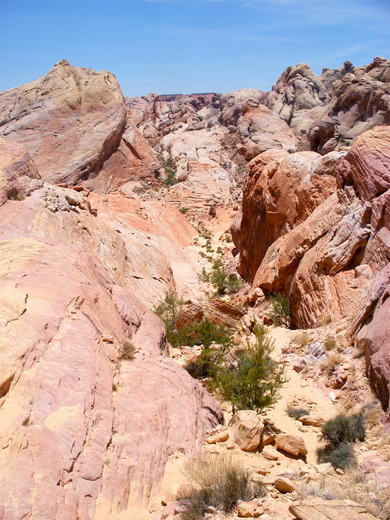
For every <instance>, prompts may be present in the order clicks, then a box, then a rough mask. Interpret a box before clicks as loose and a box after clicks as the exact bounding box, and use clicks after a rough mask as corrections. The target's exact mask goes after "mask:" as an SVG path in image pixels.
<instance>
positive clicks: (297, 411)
mask: <svg viewBox="0 0 390 520" xmlns="http://www.w3.org/2000/svg"><path fill="white" fill-rule="evenodd" d="M286 412H287V415H288V416H289V417H292V418H293V419H299V418H300V417H303V416H304V415H309V412H308V410H305V409H304V408H294V407H292V406H291V407H290V408H287V410H286Z"/></svg>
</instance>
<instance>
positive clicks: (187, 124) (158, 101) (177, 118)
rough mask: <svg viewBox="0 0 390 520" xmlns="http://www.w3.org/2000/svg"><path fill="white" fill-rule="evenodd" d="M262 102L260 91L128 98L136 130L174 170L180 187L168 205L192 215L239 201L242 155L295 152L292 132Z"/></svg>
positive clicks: (175, 188) (243, 167)
mask: <svg viewBox="0 0 390 520" xmlns="http://www.w3.org/2000/svg"><path fill="white" fill-rule="evenodd" d="M260 98H261V93H260V91H258V90H254V89H243V90H240V91H237V92H232V93H229V94H223V95H216V94H208V95H192V96H171V97H169V96H157V95H155V94H151V95H149V96H145V97H143V98H134V99H127V100H126V103H127V106H128V107H129V111H130V115H131V118H132V121H133V122H134V124H135V125H136V126H137V128H138V130H139V131H140V132H141V133H142V135H143V136H144V137H145V138H146V139H148V140H149V141H150V142H153V143H154V144H155V145H157V146H159V147H160V150H161V157H162V161H163V163H164V162H165V163H167V162H169V168H170V169H172V168H173V169H174V170H175V171H176V179H177V180H178V181H179V184H176V185H175V186H172V187H171V188H170V191H169V197H170V200H171V202H175V203H177V204H178V205H181V206H182V207H185V208H188V209H190V210H191V211H195V210H201V209H202V208H204V207H205V206H206V205H212V206H220V205H224V204H226V203H229V202H233V201H234V200H239V197H240V194H239V191H238V190H237V189H235V183H236V182H238V181H240V180H242V178H243V176H244V175H245V172H246V162H245V160H244V158H243V157H241V156H244V157H245V159H246V160H249V159H252V158H253V157H255V156H256V155H257V154H259V153H260V152H263V151H264V150H267V149H269V148H279V149H283V150H286V151H288V150H295V149H296V146H297V143H298V140H297V138H296V136H295V134H294V132H293V131H292V130H291V129H290V128H289V126H288V125H287V123H285V122H284V121H283V120H282V119H281V118H280V117H279V116H278V115H276V114H275V113H274V112H272V111H271V110H269V109H268V108H267V107H265V106H264V105H261V104H260V103H259V101H260ZM237 149H239V151H240V155H239V156H237V153H236V152H237ZM165 169H166V171H169V169H167V168H165Z"/></svg>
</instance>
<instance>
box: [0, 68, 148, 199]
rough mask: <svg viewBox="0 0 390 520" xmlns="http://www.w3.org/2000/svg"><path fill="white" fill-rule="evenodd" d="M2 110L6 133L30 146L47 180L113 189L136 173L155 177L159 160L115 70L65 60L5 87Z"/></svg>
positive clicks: (3, 132) (0, 103)
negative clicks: (131, 114)
mask: <svg viewBox="0 0 390 520" xmlns="http://www.w3.org/2000/svg"><path fill="white" fill-rule="evenodd" d="M0 111H1V113H2V117H1V121H0V134H1V135H3V136H4V137H6V138H7V139H8V140H10V141H14V142H17V143H19V144H22V145H24V146H25V147H26V148H27V150H28V151H29V152H30V154H31V156H32V157H33V159H34V161H35V163H36V165H37V167H38V169H39V172H40V174H41V176H42V178H43V179H44V180H45V181H47V182H51V183H67V184H77V183H79V182H84V183H85V184H86V185H87V186H89V187H93V188H96V189H99V190H101V191H110V189H111V188H112V187H117V186H118V185H120V184H123V183H124V182H126V181H127V180H131V179H134V178H135V179H138V178H139V177H147V178H148V179H149V180H150V181H151V182H152V181H153V180H154V179H155V175H156V171H155V170H156V169H157V168H158V163H157V160H156V158H155V156H154V154H153V152H152V151H151V149H150V147H149V145H148V144H147V142H146V141H145V140H144V139H143V137H142V136H141V135H140V134H139V133H138V131H137V130H136V128H135V127H134V126H133V125H132V124H131V123H130V122H126V107H125V104H124V98H123V95H122V92H121V90H120V87H119V85H118V82H117V80H116V78H115V76H114V75H113V74H111V73H109V72H95V71H93V70H91V69H84V68H75V67H72V66H71V65H70V64H69V63H68V62H67V61H66V60H62V61H60V62H58V63H57V64H56V65H55V66H54V67H53V68H52V69H51V70H50V71H49V72H48V74H47V75H46V76H44V77H42V78H40V79H37V80H36V81H33V82H32V83H29V84H27V85H23V86H21V87H18V88H14V89H12V90H9V91H7V92H4V93H2V94H1V95H0ZM102 169H103V172H102V174H100V175H99V173H100V172H101V170H102ZM139 170H142V171H139ZM135 171H137V175H136V176H135ZM96 177H98V178H96Z"/></svg>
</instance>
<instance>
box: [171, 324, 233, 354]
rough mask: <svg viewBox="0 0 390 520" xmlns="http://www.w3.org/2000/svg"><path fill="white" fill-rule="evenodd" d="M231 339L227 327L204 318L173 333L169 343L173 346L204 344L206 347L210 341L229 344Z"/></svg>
mask: <svg viewBox="0 0 390 520" xmlns="http://www.w3.org/2000/svg"><path fill="white" fill-rule="evenodd" d="M232 340H233V336H232V333H231V332H230V331H229V329H228V328H227V327H225V326H224V325H218V324H216V323H213V322H212V321H210V320H209V319H208V318H205V319H204V320H202V321H200V322H199V323H191V324H190V325H187V326H186V327H183V328H182V329H180V330H179V331H177V334H174V335H173V337H172V341H171V343H172V345H173V346H175V347H180V346H184V345H186V346H188V347H194V346H195V345H204V346H205V347H206V348H208V347H210V345H211V344H212V343H217V344H218V345H231V343H232Z"/></svg>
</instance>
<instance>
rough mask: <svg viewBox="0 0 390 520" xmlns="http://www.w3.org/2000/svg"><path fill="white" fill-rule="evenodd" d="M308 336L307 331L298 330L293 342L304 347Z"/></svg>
mask: <svg viewBox="0 0 390 520" xmlns="http://www.w3.org/2000/svg"><path fill="white" fill-rule="evenodd" d="M310 341H311V340H310V336H309V334H308V333H307V332H300V333H299V334H297V335H296V336H295V337H294V343H296V344H297V345H299V346H301V347H304V346H305V345H308V344H309V343H310Z"/></svg>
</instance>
